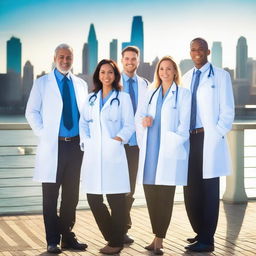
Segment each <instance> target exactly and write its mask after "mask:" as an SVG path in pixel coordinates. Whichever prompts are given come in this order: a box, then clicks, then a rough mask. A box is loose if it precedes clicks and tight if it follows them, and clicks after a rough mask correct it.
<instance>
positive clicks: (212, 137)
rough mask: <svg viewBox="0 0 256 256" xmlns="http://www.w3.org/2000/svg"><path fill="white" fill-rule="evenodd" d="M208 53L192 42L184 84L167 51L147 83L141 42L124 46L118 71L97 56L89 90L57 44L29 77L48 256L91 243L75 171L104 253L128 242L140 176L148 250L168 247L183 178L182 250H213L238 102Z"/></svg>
mask: <svg viewBox="0 0 256 256" xmlns="http://www.w3.org/2000/svg"><path fill="white" fill-rule="evenodd" d="M209 54H210V51H209V49H208V44H207V42H206V41H205V40H204V39H203V38H195V39H193V40H192V41H191V43H190V55H191V58H192V61H193V62H194V68H193V69H192V70H190V71H188V72H187V73H186V74H185V76H184V77H183V85H184V86H182V87H181V86H180V85H181V77H180V72H179V68H178V66H177V64H176V62H175V61H174V60H173V58H172V57H170V56H165V57H163V58H162V59H161V60H160V61H159V62H158V64H157V66H156V70H155V76H154V81H153V83H152V84H151V85H148V81H147V80H145V79H143V78H141V77H140V76H138V75H137V74H136V70H137V68H138V65H139V57H140V56H139V49H138V48H137V47H134V46H128V47H126V48H125V49H123V51H122V65H123V72H122V73H120V71H119V69H118V66H117V64H116V63H115V62H114V61H112V60H107V59H104V60H102V61H100V62H99V63H98V65H97V67H96V70H95V72H94V75H93V84H94V88H93V91H92V92H91V93H90V94H89V95H87V85H86V83H85V82H84V81H83V80H81V79H79V78H78V77H76V76H74V75H73V74H72V73H71V72H70V70H71V68H72V62H73V51H72V48H70V46H68V45H66V44H62V45H59V46H58V47H57V48H56V50H55V56H54V62H55V64H56V68H55V69H54V70H53V71H52V72H51V73H50V74H48V75H45V76H43V77H41V78H39V79H37V80H36V81H35V83H34V85H33V88H32V90H31V94H30V97H29V100H28V104H27V109H26V117H27V120H28V122H29V124H30V125H31V127H32V129H33V131H34V132H35V134H36V135H38V136H39V145H38V152H37V159H36V166H35V169H36V170H35V175H34V179H35V180H37V181H40V182H42V189H43V215H44V224H45V230H46V240H47V251H48V252H49V253H61V251H62V249H76V250H85V249H86V248H87V245H86V244H84V243H81V242H79V241H78V240H77V238H76V236H75V234H74V232H72V228H73V226H74V223H75V208H76V205H77V203H78V194H79V180H80V169H81V180H82V189H83V191H84V192H85V193H86V194H87V200H88V203H89V206H90V208H91V210H92V213H93V215H94V218H95V220H96V222H97V225H98V227H99V229H100V231H101V233H102V235H103V237H104V239H105V240H106V241H107V244H106V246H105V247H103V248H101V249H100V252H101V253H103V254H108V255H113V254H116V253H119V252H120V251H121V250H122V249H123V245H124V244H130V243H132V242H133V241H134V240H133V239H132V238H131V237H130V236H129V234H128V229H129V228H130V227H131V217H130V210H131V207H132V203H133V201H134V198H133V194H134V191H135V183H136V180H137V182H138V183H139V184H143V188H144V193H145V197H146V203H147V207H148V212H149V217H150V222H151V226H152V232H153V234H154V238H153V240H152V242H151V243H150V244H149V245H146V246H145V249H147V250H149V251H152V252H153V253H154V254H156V255H162V254H163V253H164V249H163V239H164V238H165V236H166V233H167V230H168V227H169V224H170V220H171V215H172V208H173V201H174V194H175V186H176V185H183V186H184V199H185V206H186V210H187V214H188V217H189V221H190V223H191V226H192V228H193V230H194V232H195V233H196V236H195V237H193V238H188V239H187V241H188V242H189V243H190V245H188V246H186V247H185V248H186V249H187V250H189V251H192V252H211V251H213V250H214V233H215V230H216V227H217V221H218V212H219V177H220V176H223V175H228V174H229V173H230V171H231V167H230V159H229V152H228V145H227V139H226V134H227V132H228V131H229V130H230V129H231V127H232V122H233V119H234V101H233V92H232V84H231V79H230V76H229V74H228V73H227V72H226V71H224V70H223V69H219V68H216V67H214V66H212V64H210V63H209V62H208V59H207V58H208V55H209ZM82 151H83V152H84V155H83V152H82ZM60 187H62V195H61V205H60V212H59V214H57V200H58V195H59V188H60ZM104 195H106V199H107V201H108V204H109V207H110V211H109V210H108V207H107V206H106V204H105V203H104V197H103V196H104ZM60 242H61V247H60V246H59V244H60Z"/></svg>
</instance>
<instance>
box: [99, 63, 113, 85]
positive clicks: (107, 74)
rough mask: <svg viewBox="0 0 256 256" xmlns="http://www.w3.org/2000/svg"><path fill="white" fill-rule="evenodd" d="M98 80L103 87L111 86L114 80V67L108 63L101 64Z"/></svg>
mask: <svg viewBox="0 0 256 256" xmlns="http://www.w3.org/2000/svg"><path fill="white" fill-rule="evenodd" d="M99 80H100V81H101V83H102V86H103V87H106V88H111V89H112V84H113V82H114V80H115V73H114V69H113V67H112V66H111V65H110V64H103V65H102V66H101V68H100V71H99Z"/></svg>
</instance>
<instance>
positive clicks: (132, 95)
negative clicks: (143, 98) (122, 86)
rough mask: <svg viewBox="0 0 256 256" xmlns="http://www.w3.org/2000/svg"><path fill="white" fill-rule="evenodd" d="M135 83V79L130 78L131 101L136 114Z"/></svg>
mask: <svg viewBox="0 0 256 256" xmlns="http://www.w3.org/2000/svg"><path fill="white" fill-rule="evenodd" d="M133 83H134V80H133V79H132V78H129V79H128V84H129V94H130V97H131V101H132V107H133V113H134V114H135V112H136V109H137V106H136V99H135V92H134V89H133V86H132V84H133Z"/></svg>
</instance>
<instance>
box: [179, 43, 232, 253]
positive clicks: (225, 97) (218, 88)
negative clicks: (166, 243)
mask: <svg viewBox="0 0 256 256" xmlns="http://www.w3.org/2000/svg"><path fill="white" fill-rule="evenodd" d="M209 54H210V50H209V49H208V44H207V42H206V41H205V40H204V39H203V38H195V39H194V40H192V41H191V43H190V56H191V59H192V61H193V62H194V65H195V67H194V68H193V69H191V70H190V71H188V72H187V73H186V74H185V75H184V77H183V83H184V85H185V87H187V88H188V89H190V90H191V92H192V103H191V120H190V155H189V167H188V186H187V187H184V198H185V206H186V210H187V214H188V217H189V220H190V223H191V226H192V228H193V230H194V232H195V233H196V236H195V237H194V238H188V239H187V241H188V242H189V243H191V244H190V245H188V246H186V247H185V249H187V250H189V251H193V252H211V251H213V250H214V233H215V231H216V227H217V222H218V214H219V177H220V176H225V175H229V174H230V172H231V166H230V155H229V150H228V144H227V133H228V132H229V131H230V130H231V128H232V122H233V120H234V99H233V91H232V84H231V79H230V75H229V73H228V72H226V71H225V70H223V69H220V68H217V67H214V66H213V65H212V64H210V63H209V62H208V60H207V57H208V55H209Z"/></svg>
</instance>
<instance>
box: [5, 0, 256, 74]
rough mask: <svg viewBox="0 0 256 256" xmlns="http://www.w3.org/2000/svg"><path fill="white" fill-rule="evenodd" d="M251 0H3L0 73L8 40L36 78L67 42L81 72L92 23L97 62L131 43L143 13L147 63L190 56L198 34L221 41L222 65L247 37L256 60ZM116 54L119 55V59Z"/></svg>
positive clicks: (231, 60)
mask: <svg viewBox="0 0 256 256" xmlns="http://www.w3.org/2000/svg"><path fill="white" fill-rule="evenodd" d="M255 13H256V1H255V0H222V1H221V0H215V1H209V0H201V1H199V0H190V1H189V0H180V1H174V0H169V1H167V0H158V1H156V0H155V1H153V0H147V1H146V0H136V1H135V0H130V1H124V0H112V1H107V0H105V1H103V0H94V1H88V0H83V1H82V0H78V1H76V0H74V1H72V2H71V1H67V0H62V1H60V0H52V1H50V0H1V1H0V73H3V72H5V71H6V41H7V40H8V39H9V38H10V37H11V36H16V37H18V38H20V39H21V42H22V62H23V65H24V63H25V62H26V61H27V60H30V61H31V63H32V64H33V65H34V66H35V74H39V73H41V71H42V70H45V71H47V72H48V71H49V70H50V69H51V63H52V59H53V50H54V48H55V47H56V45H58V44H59V43H62V42H67V43H69V44H70V45H72V46H73V48H74V55H75V59H74V72H75V73H79V72H81V63H82V60H81V53H82V47H83V44H84V42H86V41H87V36H88V30H89V26H90V23H94V25H95V29H96V35H97V38H98V41H99V59H102V58H108V57H109V42H110V41H111V40H112V39H113V38H117V39H118V41H119V52H120V45H121V42H123V41H129V39H130V32H131V22H132V17H133V16H135V15H142V17H143V22H144V38H145V43H144V47H145V53H144V56H145V60H146V61H148V62H151V61H152V60H153V59H154V57H155V56H159V57H161V56H163V55H166V54H169V55H172V56H173V57H174V58H175V59H176V60H177V61H180V60H181V59H184V58H189V48H188V47H189V42H190V40H191V39H192V38H194V37H197V36H202V37H204V38H206V39H207V41H208V42H209V45H210V47H211V44H212V42H213V41H221V42H222V46H223V64H224V66H228V67H230V68H234V67H235V51H236V43H237V40H238V38H239V37H240V36H245V37H246V39H247V44H248V48H249V56H250V57H253V58H254V59H256V47H255V46H256V32H255V27H256V15H255ZM119 56H120V55H119Z"/></svg>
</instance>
